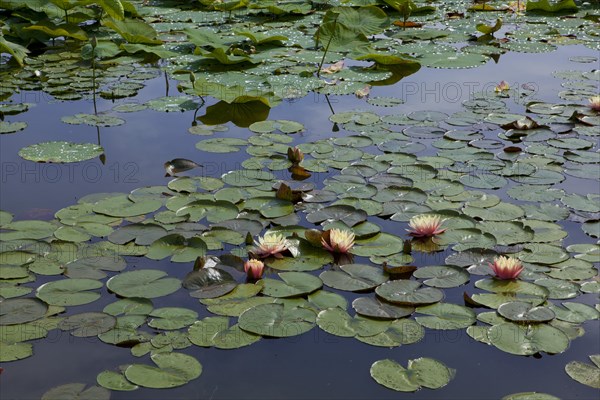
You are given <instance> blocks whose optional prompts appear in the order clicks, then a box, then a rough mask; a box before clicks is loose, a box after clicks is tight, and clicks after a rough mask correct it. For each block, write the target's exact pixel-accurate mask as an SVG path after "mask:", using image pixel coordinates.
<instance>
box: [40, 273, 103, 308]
mask: <svg viewBox="0 0 600 400" xmlns="http://www.w3.org/2000/svg"><path fill="white" fill-rule="evenodd" d="M103 286H104V285H103V283H102V282H99V281H96V280H93V279H63V280H59V281H54V282H48V283H44V284H43V285H42V286H40V287H38V288H37V291H36V296H37V297H38V298H39V299H41V300H43V301H45V302H46V303H48V304H50V305H53V306H79V305H82V304H87V303H91V302H93V301H96V300H98V299H99V298H100V296H101V295H100V293H99V292H98V291H96V289H100V288H101V287H103Z"/></svg>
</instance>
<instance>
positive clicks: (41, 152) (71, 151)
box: [19, 142, 104, 163]
mask: <svg viewBox="0 0 600 400" xmlns="http://www.w3.org/2000/svg"><path fill="white" fill-rule="evenodd" d="M102 154H104V148H102V146H99V145H97V144H92V143H71V142H44V143H38V144H33V145H31V146H27V147H24V148H22V149H21V150H19V156H21V157H22V158H24V159H25V160H29V161H36V162H55V163H72V162H79V161H85V160H91V159H92V158H96V157H98V156H100V155H102Z"/></svg>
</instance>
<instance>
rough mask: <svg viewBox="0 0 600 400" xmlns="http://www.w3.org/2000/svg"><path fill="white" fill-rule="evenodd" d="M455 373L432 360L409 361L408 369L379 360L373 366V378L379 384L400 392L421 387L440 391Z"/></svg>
mask: <svg viewBox="0 0 600 400" xmlns="http://www.w3.org/2000/svg"><path fill="white" fill-rule="evenodd" d="M454 374H455V371H454V370H453V369H450V368H448V367H446V366H445V365H444V364H442V363H441V362H439V361H437V360H434V359H432V358H417V359H414V360H409V361H408V368H406V369H405V368H404V367H402V366H401V365H400V364H398V363H397V362H396V361H394V360H389V359H388V360H379V361H376V362H375V363H373V365H371V377H373V379H375V381H376V382H377V383H379V384H380V385H383V386H385V387H387V388H389V389H392V390H396V391H398V392H414V391H416V390H418V389H419V388H421V387H426V388H428V389H439V388H442V387H444V386H446V385H447V384H448V382H450V380H452V378H453V377H454Z"/></svg>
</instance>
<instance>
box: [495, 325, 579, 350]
mask: <svg viewBox="0 0 600 400" xmlns="http://www.w3.org/2000/svg"><path fill="white" fill-rule="evenodd" d="M487 335H488V338H489V340H490V342H491V343H492V344H493V345H494V346H495V347H497V348H498V349H500V350H502V351H505V352H507V353H510V354H516V355H521V356H528V355H533V354H536V353H538V352H542V351H543V352H546V353H549V354H558V353H562V352H564V351H565V350H567V348H568V347H569V342H570V341H569V338H568V337H567V335H565V334H564V333H563V332H562V331H561V330H559V329H557V328H554V327H552V326H550V325H546V324H535V325H517V324H515V323H512V322H504V323H502V324H499V325H494V326H492V327H490V328H489V329H488V333H487Z"/></svg>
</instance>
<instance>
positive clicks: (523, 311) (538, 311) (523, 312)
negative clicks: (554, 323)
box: [498, 301, 555, 323]
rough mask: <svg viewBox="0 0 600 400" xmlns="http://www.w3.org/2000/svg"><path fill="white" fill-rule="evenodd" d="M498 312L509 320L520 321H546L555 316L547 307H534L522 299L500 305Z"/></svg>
mask: <svg viewBox="0 0 600 400" xmlns="http://www.w3.org/2000/svg"><path fill="white" fill-rule="evenodd" d="M498 314H500V315H501V316H503V317H504V318H506V319H508V320H510V321H513V322H521V323H539V322H548V321H551V320H553V319H554V317H555V314H554V312H553V311H552V310H551V309H550V308H548V307H534V306H532V305H531V304H530V303H527V302H522V301H511V302H508V303H504V304H502V305H500V307H498Z"/></svg>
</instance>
